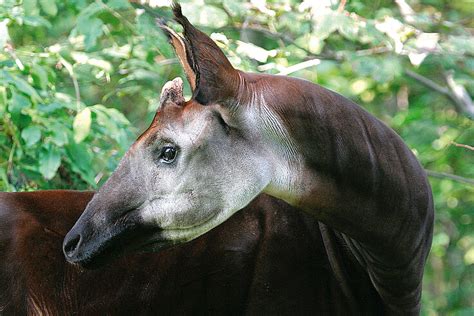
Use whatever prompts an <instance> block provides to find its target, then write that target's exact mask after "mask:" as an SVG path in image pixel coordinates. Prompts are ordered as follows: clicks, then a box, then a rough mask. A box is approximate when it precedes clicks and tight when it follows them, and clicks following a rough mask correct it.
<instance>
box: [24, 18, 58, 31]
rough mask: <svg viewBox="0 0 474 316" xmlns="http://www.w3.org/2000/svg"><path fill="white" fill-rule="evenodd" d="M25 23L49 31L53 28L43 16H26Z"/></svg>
mask: <svg viewBox="0 0 474 316" xmlns="http://www.w3.org/2000/svg"><path fill="white" fill-rule="evenodd" d="M23 22H24V23H25V24H26V25H29V26H33V27H38V26H44V27H47V28H49V29H50V28H52V27H53V26H52V25H51V23H50V22H49V21H48V20H46V19H45V18H43V17H42V16H25V17H23Z"/></svg>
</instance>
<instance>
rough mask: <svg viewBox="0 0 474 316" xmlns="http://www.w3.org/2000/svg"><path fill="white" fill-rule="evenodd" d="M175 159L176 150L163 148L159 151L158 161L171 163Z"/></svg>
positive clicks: (169, 147)
mask: <svg viewBox="0 0 474 316" xmlns="http://www.w3.org/2000/svg"><path fill="white" fill-rule="evenodd" d="M175 159H176V148H175V147H172V146H165V147H163V148H162V149H161V154H160V160H161V161H162V162H164V163H172V162H173V161H174V160H175Z"/></svg>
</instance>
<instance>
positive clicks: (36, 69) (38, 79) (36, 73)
mask: <svg viewBox="0 0 474 316" xmlns="http://www.w3.org/2000/svg"><path fill="white" fill-rule="evenodd" d="M31 77H32V78H33V82H34V83H35V85H36V86H39V87H40V88H41V89H42V90H45V89H46V88H47V86H48V73H47V72H46V70H45V69H44V68H43V67H42V66H40V65H38V64H34V65H33V69H32V72H31Z"/></svg>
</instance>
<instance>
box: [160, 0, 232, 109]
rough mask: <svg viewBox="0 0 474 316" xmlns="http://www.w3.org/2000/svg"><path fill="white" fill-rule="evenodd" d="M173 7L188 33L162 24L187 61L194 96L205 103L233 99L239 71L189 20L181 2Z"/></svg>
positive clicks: (173, 44) (187, 71)
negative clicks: (182, 9) (175, 30)
mask: <svg viewBox="0 0 474 316" xmlns="http://www.w3.org/2000/svg"><path fill="white" fill-rule="evenodd" d="M172 9H173V14H174V19H175V21H176V22H178V23H179V24H181V25H182V26H183V34H184V37H181V36H180V35H179V34H177V33H176V32H174V31H173V30H172V29H170V28H169V27H168V26H166V25H165V24H164V23H160V27H161V28H162V29H163V30H164V31H165V33H166V34H167V36H168V38H169V39H170V43H171V45H172V46H173V48H174V50H175V51H176V54H177V55H178V58H179V60H180V62H181V64H182V65H183V68H184V71H185V73H186V76H187V77H188V80H189V83H190V85H191V88H192V90H193V99H195V100H196V101H198V102H199V103H201V104H203V105H206V104H209V103H215V102H222V101H228V100H230V99H232V98H233V97H234V96H235V93H236V91H237V85H238V82H239V78H238V77H239V75H238V72H237V71H236V70H235V69H234V67H232V65H231V63H230V62H229V60H228V59H227V58H226V57H225V55H224V53H223V52H222V51H221V50H220V48H219V47H218V46H217V45H216V43H214V41H213V40H212V39H211V38H210V37H209V36H207V35H206V34H204V33H203V32H201V31H199V30H198V29H197V28H195V27H194V26H193V25H192V24H191V23H190V22H189V20H188V19H187V18H186V17H185V16H184V15H183V13H182V11H181V6H180V5H179V4H178V3H176V2H174V3H173V5H172Z"/></svg>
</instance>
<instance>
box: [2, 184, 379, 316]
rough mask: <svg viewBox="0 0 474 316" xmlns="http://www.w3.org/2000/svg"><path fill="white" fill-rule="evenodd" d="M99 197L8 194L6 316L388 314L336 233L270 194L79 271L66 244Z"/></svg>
mask: <svg viewBox="0 0 474 316" xmlns="http://www.w3.org/2000/svg"><path fill="white" fill-rule="evenodd" d="M92 196H93V193H92V192H75V191H38V192H29V193H0V254H1V256H0V315H5V316H7V315H26V314H27V315H196V314H198V315H310V314H311V315H356V314H363V315H380V313H382V311H383V305H382V300H381V299H380V297H379V295H378V294H377V292H376V291H375V289H374V288H373V286H372V284H371V282H370V279H369V277H368V275H367V273H366V272H365V270H364V269H363V267H362V266H360V265H359V264H358V263H357V261H356V260H355V259H354V258H353V257H352V255H351V254H350V253H349V252H348V251H347V249H346V247H345V246H344V241H343V240H341V239H339V237H338V235H337V234H336V233H334V232H332V231H320V228H319V224H318V222H317V221H315V220H314V219H313V218H312V217H311V216H309V215H306V214H303V213H301V212H299V211H298V210H296V209H294V208H293V207H291V206H289V205H288V204H286V203H285V202H283V201H281V200H277V199H275V198H271V197H269V196H266V195H260V196H259V197H257V198H256V199H255V200H254V201H253V202H251V203H250V204H249V205H248V206H247V207H246V208H244V209H243V210H242V211H240V212H238V213H237V214H235V215H233V216H232V217H231V218H230V219H229V220H228V221H226V222H225V223H223V224H222V225H220V226H218V227H216V228H215V229H213V230H212V231H210V232H209V233H207V234H205V235H203V236H201V237H199V238H197V239H195V240H193V241H191V242H189V243H187V244H184V245H180V246H176V247H174V248H170V249H166V250H163V251H161V252H160V253H146V254H129V255H127V256H124V257H121V258H119V259H117V260H116V261H115V262H113V263H111V264H109V265H105V266H103V267H101V268H98V269H95V270H84V269H81V268H80V267H79V266H77V265H71V264H69V263H67V262H66V261H65V260H64V257H63V253H62V250H61V244H62V240H63V238H64V235H65V234H66V232H67V231H68V230H69V229H70V228H71V227H72V225H73V224H74V222H75V221H76V220H77V218H78V217H79V215H80V214H81V213H82V211H83V209H84V208H85V207H86V204H87V203H88V202H89V201H90V199H91V198H92ZM334 264H336V266H334Z"/></svg>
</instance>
